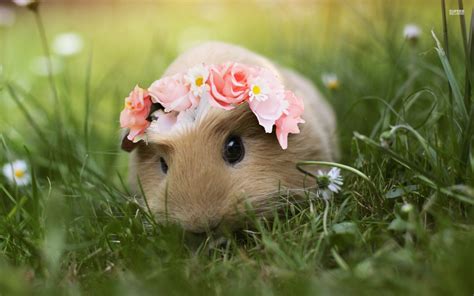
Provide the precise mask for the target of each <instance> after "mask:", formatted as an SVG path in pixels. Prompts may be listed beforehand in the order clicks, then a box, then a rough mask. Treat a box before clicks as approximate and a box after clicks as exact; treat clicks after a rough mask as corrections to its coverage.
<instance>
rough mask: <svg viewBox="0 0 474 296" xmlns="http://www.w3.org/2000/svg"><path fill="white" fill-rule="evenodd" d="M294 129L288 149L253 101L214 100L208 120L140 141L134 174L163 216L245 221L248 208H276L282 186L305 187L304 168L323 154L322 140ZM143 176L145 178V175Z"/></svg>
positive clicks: (201, 224)
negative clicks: (231, 105)
mask: <svg viewBox="0 0 474 296" xmlns="http://www.w3.org/2000/svg"><path fill="white" fill-rule="evenodd" d="M306 131H307V129H306V128H305V126H304V125H302V126H301V133H300V134H297V135H290V137H289V145H288V149H286V150H284V149H282V148H281V147H280V145H279V143H278V141H277V139H276V136H275V134H268V133H265V131H264V129H263V127H261V126H260V125H259V124H258V121H257V119H256V117H255V115H254V114H253V113H252V112H251V111H250V109H249V107H248V105H247V104H245V105H241V106H239V107H238V108H235V109H233V110H230V111H227V110H221V109H217V108H212V109H211V110H209V112H208V113H207V114H206V116H204V117H203V118H202V119H201V120H199V121H197V122H196V123H195V124H193V125H192V126H188V127H186V128H183V129H182V130H181V131H180V132H179V133H175V134H173V135H169V136H158V135H156V136H154V135H153V134H152V135H149V137H148V142H147V143H145V142H141V143H139V144H137V145H136V147H135V149H133V151H132V154H131V159H130V181H131V184H132V187H133V188H134V189H135V190H136V192H137V193H139V192H140V186H141V189H142V190H143V192H144V194H145V198H146V199H147V202H148V205H149V206H150V209H151V210H152V212H153V213H154V214H156V217H157V219H158V221H165V220H166V221H171V222H175V223H178V224H180V225H181V226H182V227H183V228H184V229H185V230H187V231H190V232H195V233H200V232H206V231H209V230H213V229H215V228H218V227H221V226H223V227H227V228H228V227H230V228H236V227H240V225H242V224H241V223H240V222H242V219H243V217H244V215H243V214H244V213H245V211H246V210H247V209H249V206H250V208H251V209H252V211H253V213H254V214H256V215H266V214H268V213H271V212H272V209H274V208H275V205H276V204H278V203H281V201H278V200H277V199H278V197H279V191H280V190H281V188H301V187H302V186H303V180H304V177H303V176H302V174H301V173H300V172H299V171H298V170H297V169H296V163H297V162H298V161H300V160H302V159H311V158H314V157H315V156H317V153H318V148H317V146H318V145H317V143H315V142H314V141H312V139H310V138H307V137H308V135H307V134H308V133H307V132H306ZM138 180H139V182H138Z"/></svg>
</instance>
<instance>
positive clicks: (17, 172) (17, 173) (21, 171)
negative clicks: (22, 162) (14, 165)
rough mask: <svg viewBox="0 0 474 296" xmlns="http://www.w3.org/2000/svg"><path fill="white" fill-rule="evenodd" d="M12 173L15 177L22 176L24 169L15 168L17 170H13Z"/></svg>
mask: <svg viewBox="0 0 474 296" xmlns="http://www.w3.org/2000/svg"><path fill="white" fill-rule="evenodd" d="M14 173H15V177H17V178H21V177H23V176H24V175H25V171H24V170H18V169H17V170H15V172H14Z"/></svg>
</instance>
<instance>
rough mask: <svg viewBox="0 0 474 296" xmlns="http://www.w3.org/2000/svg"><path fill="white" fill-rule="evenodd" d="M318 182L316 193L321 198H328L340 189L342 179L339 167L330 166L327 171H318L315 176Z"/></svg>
mask: <svg viewBox="0 0 474 296" xmlns="http://www.w3.org/2000/svg"><path fill="white" fill-rule="evenodd" d="M316 182H317V183H318V189H317V192H316V193H317V194H318V196H319V197H322V198H323V199H329V198H331V197H332V195H333V194H334V193H338V192H339V191H341V186H342V184H343V179H342V176H341V169H339V168H332V169H331V170H330V171H329V172H323V171H321V170H319V171H318V174H317V176H316Z"/></svg>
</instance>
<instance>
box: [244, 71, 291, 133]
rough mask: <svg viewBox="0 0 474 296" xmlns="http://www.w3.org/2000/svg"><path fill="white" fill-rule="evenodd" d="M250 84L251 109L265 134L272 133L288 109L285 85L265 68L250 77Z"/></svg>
mask: <svg viewBox="0 0 474 296" xmlns="http://www.w3.org/2000/svg"><path fill="white" fill-rule="evenodd" d="M248 84H249V86H250V92H251V96H252V97H251V99H249V105H250V109H252V111H253V113H255V115H256V116H257V119H258V123H259V124H260V125H261V126H263V127H264V128H265V132H267V133H271V132H272V129H273V125H274V124H275V121H276V120H277V119H278V118H280V117H281V116H282V114H283V112H284V111H285V110H286V108H288V102H287V101H286V100H285V91H284V88H283V84H282V83H281V82H280V81H279V80H278V78H277V77H276V75H275V74H274V73H273V72H272V71H270V70H268V69H264V68H260V69H259V70H258V71H256V72H255V74H252V75H251V76H249V78H248Z"/></svg>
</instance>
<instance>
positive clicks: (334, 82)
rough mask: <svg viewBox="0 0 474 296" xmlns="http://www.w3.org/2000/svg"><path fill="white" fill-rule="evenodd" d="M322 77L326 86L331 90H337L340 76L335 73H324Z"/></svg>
mask: <svg viewBox="0 0 474 296" xmlns="http://www.w3.org/2000/svg"><path fill="white" fill-rule="evenodd" d="M321 79H322V81H323V83H324V86H326V87H327V88H328V89H330V90H336V89H338V88H339V86H340V82H339V78H338V77H337V75H336V74H335V73H324V74H323V75H322V76H321Z"/></svg>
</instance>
